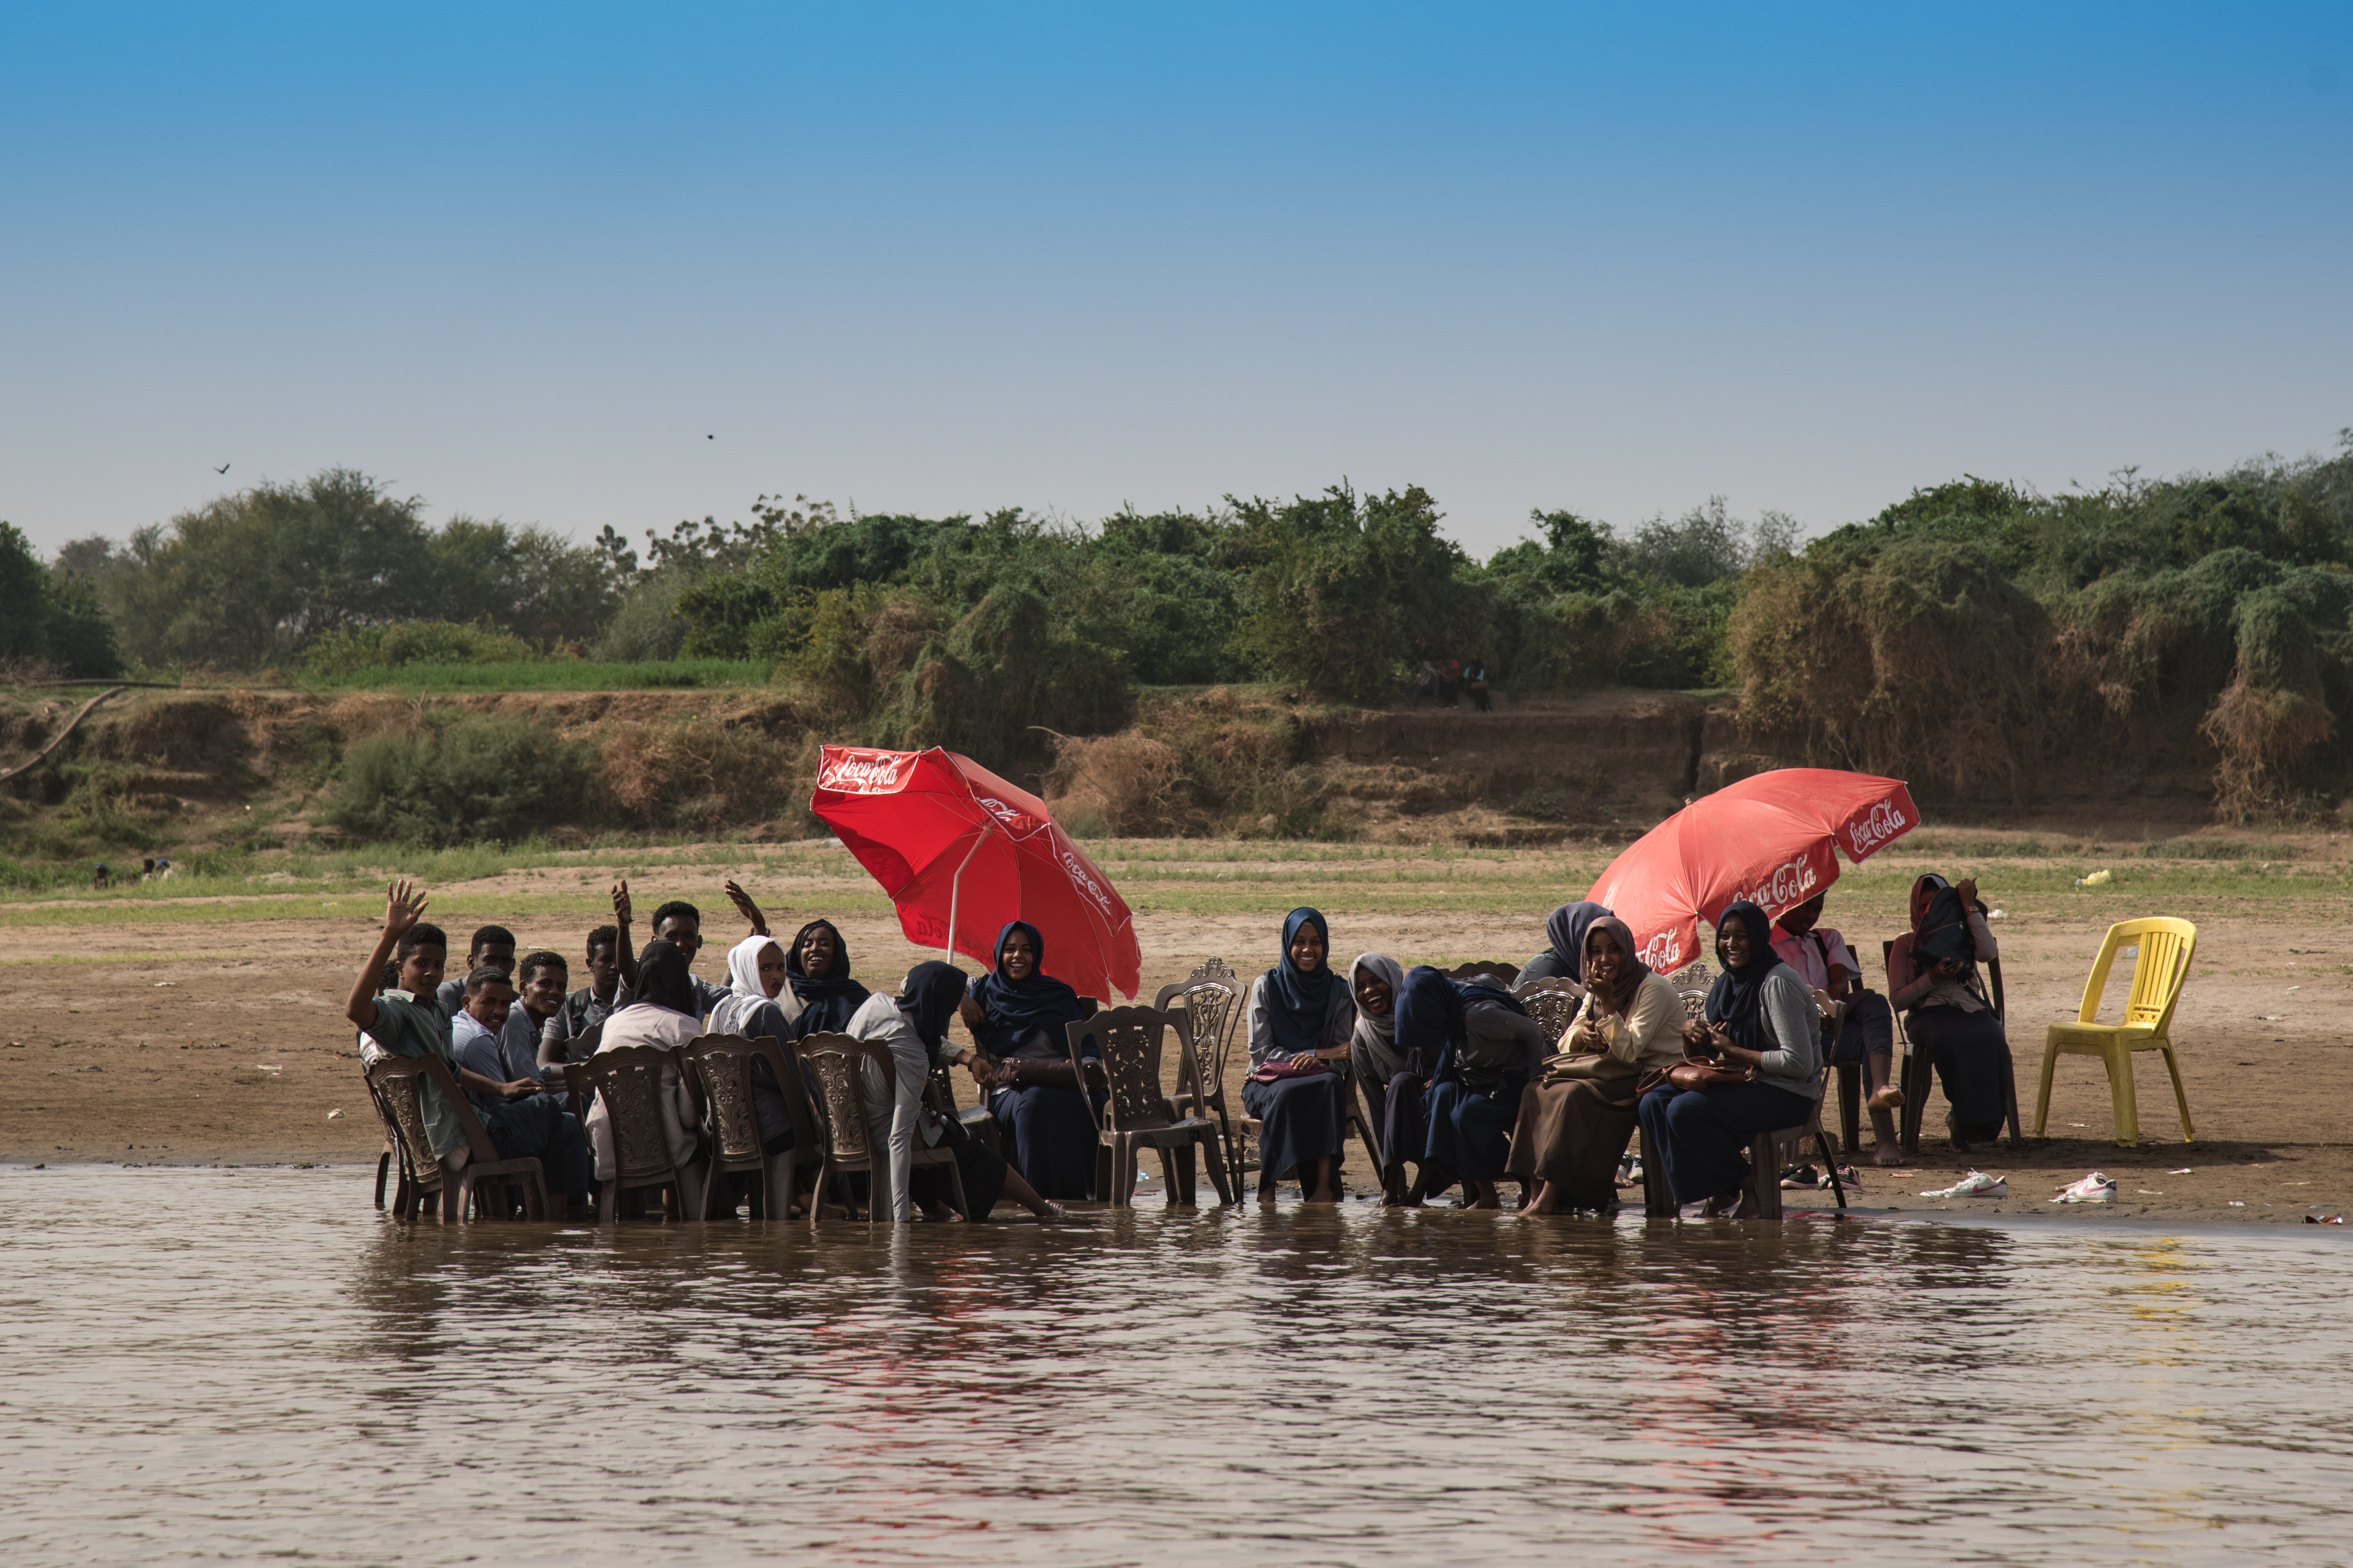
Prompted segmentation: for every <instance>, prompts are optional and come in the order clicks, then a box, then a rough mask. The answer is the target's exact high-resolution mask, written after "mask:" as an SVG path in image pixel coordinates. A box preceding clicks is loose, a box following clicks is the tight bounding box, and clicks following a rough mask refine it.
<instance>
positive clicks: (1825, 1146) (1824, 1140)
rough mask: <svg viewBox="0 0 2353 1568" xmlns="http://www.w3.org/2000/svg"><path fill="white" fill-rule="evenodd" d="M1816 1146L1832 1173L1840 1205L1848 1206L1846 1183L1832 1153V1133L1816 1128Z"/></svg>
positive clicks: (1835, 1193) (1833, 1185)
mask: <svg viewBox="0 0 2353 1568" xmlns="http://www.w3.org/2000/svg"><path fill="white" fill-rule="evenodd" d="M1814 1147H1815V1148H1817V1149H1819V1150H1820V1151H1821V1155H1822V1164H1823V1166H1824V1167H1825V1168H1826V1169H1828V1170H1829V1172H1830V1173H1831V1194H1833V1195H1834V1196H1835V1197H1837V1199H1838V1206H1839V1207H1841V1208H1844V1207H1846V1184H1845V1183H1844V1182H1841V1181H1840V1180H1839V1173H1838V1161H1837V1159H1836V1158H1835V1157H1833V1156H1832V1155H1831V1141H1830V1135H1829V1134H1828V1133H1825V1132H1824V1131H1822V1130H1821V1129H1820V1128H1819V1127H1817V1128H1815V1129H1814Z"/></svg>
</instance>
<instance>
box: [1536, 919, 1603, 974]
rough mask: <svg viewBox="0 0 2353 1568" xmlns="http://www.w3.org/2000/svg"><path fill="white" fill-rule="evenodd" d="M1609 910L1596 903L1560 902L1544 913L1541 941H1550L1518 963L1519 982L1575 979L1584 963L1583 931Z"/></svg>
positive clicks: (1588, 928) (1587, 929)
mask: <svg viewBox="0 0 2353 1568" xmlns="http://www.w3.org/2000/svg"><path fill="white" fill-rule="evenodd" d="M1608 913H1609V910H1605V909H1603V908H1602V907H1601V906H1600V905H1599V904H1593V903H1575V904H1563V905H1561V906H1560V908H1558V909H1556V910H1553V912H1552V913H1550V914H1548V915H1546V916H1545V940H1546V942H1549V943H1551V945H1550V946H1549V947H1546V949H1545V950H1544V951H1543V952H1539V953H1537V954H1536V955H1535V957H1534V958H1531V959H1529V960H1528V961H1527V962H1526V963H1524V964H1522V965H1520V983H1521V984H1525V983H1526V982H1528V981H1531V980H1544V979H1547V978H1551V979H1560V980H1576V979H1577V978H1579V977H1580V973H1581V972H1582V970H1583V969H1584V966H1585V933H1586V932H1587V931H1589V930H1590V929H1592V926H1593V922H1594V921H1598V920H1599V919H1601V917H1603V916H1604V915H1606V914H1608Z"/></svg>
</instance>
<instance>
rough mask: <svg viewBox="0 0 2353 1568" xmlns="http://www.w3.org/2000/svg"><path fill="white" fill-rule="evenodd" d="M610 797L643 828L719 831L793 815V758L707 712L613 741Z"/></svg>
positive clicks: (608, 764)
mask: <svg viewBox="0 0 2353 1568" xmlns="http://www.w3.org/2000/svg"><path fill="white" fill-rule="evenodd" d="M600 761H601V767H602V773H603V775H604V784H605V793H606V795H607V798H609V799H610V800H611V801H612V803H613V805H615V806H616V807H617V808H618V809H619V810H620V811H621V812H622V814H623V815H625V816H628V818H629V819H630V820H631V821H633V822H635V823H636V824H638V826H641V827H649V828H650V827H668V826H679V827H714V826H723V825H730V824H740V823H748V822H758V821H764V820H766V819H768V818H771V817H777V816H785V815H786V808H787V807H788V805H790V801H789V798H788V796H787V794H786V792H787V791H789V790H790V789H791V788H792V787H793V781H794V777H795V775H794V773H793V768H792V763H793V757H792V754H791V753H790V752H788V751H787V750H786V748H785V747H783V746H781V745H779V744H777V743H776V742H775V741H773V740H770V739H769V738H768V737H767V736H766V735H765V734H763V733H761V732H760V731H757V730H754V729H751V728H749V727H745V726H732V727H731V726H729V725H725V724H723V723H721V722H720V721H717V720H715V719H712V718H711V717H710V716H709V715H707V714H701V713H696V714H690V715H686V716H684V717H681V718H677V719H672V720H670V721H666V722H662V723H657V724H642V725H632V726H630V727H628V728H627V729H624V730H620V731H616V732H615V733H614V734H612V735H611V736H609V737H607V740H606V742H605V743H604V747H603V750H602V753H601V758H600Z"/></svg>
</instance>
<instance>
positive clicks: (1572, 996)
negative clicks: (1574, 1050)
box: [1513, 974, 1585, 1045]
mask: <svg viewBox="0 0 2353 1568" xmlns="http://www.w3.org/2000/svg"><path fill="white" fill-rule="evenodd" d="M1513 994H1514V995H1515V996H1517V997H1518V998H1519V999H1520V1005H1521V1006H1523V1007H1525V1008H1526V1009H1527V1010H1528V1016H1529V1017H1531V1018H1534V1019H1535V1021H1536V1024H1537V1026H1538V1027H1540V1028H1542V1029H1543V1030H1544V1032H1545V1038H1546V1039H1548V1040H1551V1041H1553V1042H1554V1043H1555V1044H1556V1045H1557V1044H1558V1043H1559V1041H1560V1037H1562V1036H1563V1035H1566V1034H1567V1033H1568V1026H1569V1025H1570V1024H1572V1023H1574V1022H1575V1021H1576V1019H1577V1009H1578V1008H1579V1007H1582V1006H1584V1005H1585V987H1584V986H1582V985H1579V984H1577V982H1576V981H1574V980H1570V979H1568V978H1567V977H1565V976H1563V975H1557V974H1547V975H1546V976H1544V977H1543V978H1542V979H1539V980H1531V981H1529V982H1528V983H1527V984H1526V985H1525V986H1523V987H1522V988H1521V989H1519V990H1518V991H1515V992H1514V993H1513Z"/></svg>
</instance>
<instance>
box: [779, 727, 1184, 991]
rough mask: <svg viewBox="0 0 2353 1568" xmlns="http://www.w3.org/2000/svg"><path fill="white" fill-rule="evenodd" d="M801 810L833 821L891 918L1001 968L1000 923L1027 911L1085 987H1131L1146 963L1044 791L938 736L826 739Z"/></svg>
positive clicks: (1070, 975) (1075, 984)
mask: <svg viewBox="0 0 2353 1568" xmlns="http://www.w3.org/2000/svg"><path fill="white" fill-rule="evenodd" d="M809 809H810V810H811V811H813V812H815V813H816V814H817V815H818V816H820V817H822V818H824V819H825V820H826V821H827V822H828V823H830V824H831V825H832V826H833V829H834V831H835V832H836V833H838V834H839V835H840V837H841V842H842V843H843V845H844V846H846V847H848V848H849V852H850V854H852V855H854V856H856V857H857V858H858V863H859V864H860V865H861V866H863V867H865V868H866V869H867V870H868V871H869V872H871V873H872V875H873V878H874V879H875V880H876V881H877V882H880V883H881V885H882V890H883V891H884V892H885V893H888V894H889V895H890V896H891V902H892V904H894V905H896V906H897V908H898V910H899V929H900V930H902V931H905V932H906V933H907V940H908V941H909V942H914V943H915V944H916V945H917V946H920V947H936V948H939V949H941V950H943V951H947V950H949V949H953V950H954V951H955V952H962V953H965V954H967V955H968V956H970V957H972V958H975V959H977V960H979V961H980V962H981V963H984V964H986V965H987V966H988V967H989V968H991V969H994V968H996V967H997V952H996V943H997V931H999V930H1000V929H1002V928H1003V926H1004V925H1005V923H1006V922H1007V921H1017V920H1020V921H1029V923H1030V924H1032V925H1034V926H1036V927H1037V928H1038V929H1039V931H1040V932H1042V933H1043V934H1044V936H1045V938H1046V963H1045V972H1046V973H1049V974H1051V975H1052V976H1053V977H1054V978H1055V979H1057V980H1060V981H1064V982H1067V983H1068V984H1069V985H1070V986H1071V989H1072V990H1074V991H1076V992H1078V993H1079V994H1081V995H1082V996H1094V997H1099V998H1101V999H1103V1001H1109V1000H1111V994H1112V992H1113V989H1114V988H1116V989H1117V990H1118V992H1119V994H1121V995H1123V996H1134V994H1135V987H1136V983H1137V981H1138V980H1139V979H1140V978H1141V977H1142V975H1143V971H1144V953H1143V950H1142V949H1140V948H1139V947H1137V945H1136V942H1135V919H1134V916H1133V915H1131V914H1130V913H1129V912H1128V908H1127V904H1126V901H1125V900H1123V899H1121V898H1120V896H1119V893H1118V891H1117V889H1114V888H1113V887H1112V885H1111V879H1110V878H1108V877H1106V876H1104V875H1103V873H1102V872H1101V871H1099V870H1097V869H1095V865H1094V862H1093V861H1092V860H1090V859H1088V858H1086V857H1085V856H1084V855H1082V854H1081V853H1080V851H1079V847H1078V846H1077V845H1075V844H1073V843H1071V839H1070V836H1069V835H1068V834H1066V833H1064V832H1063V831H1062V830H1061V829H1060V827H1058V826H1055V823H1054V819H1053V818H1052V817H1051V816H1048V815H1047V812H1046V804H1045V802H1043V801H1041V800H1039V798H1038V797H1037V796H1036V795H1031V794H1029V792H1028V791H1027V790H1019V789H1016V788H1014V787H1013V786H1012V785H1011V784H1007V783H1006V782H1005V781H1004V780H1003V779H1001V778H998V777H997V775H996V774H995V773H990V772H989V771H988V770H987V768H984V767H982V766H981V765H980V764H979V763H976V762H974V761H973V760H972V759H971V758H969V757H960V756H958V755H956V754H955V752H945V751H942V750H940V749H939V748H938V747H936V746H934V747H933V748H932V749H931V750H930V751H928V752H882V751H876V750H874V749H873V748H871V747H867V746H828V747H826V748H825V751H824V752H823V753H822V754H821V755H820V756H819V757H818V766H817V793H816V794H814V795H811V796H810V797H809Z"/></svg>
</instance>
